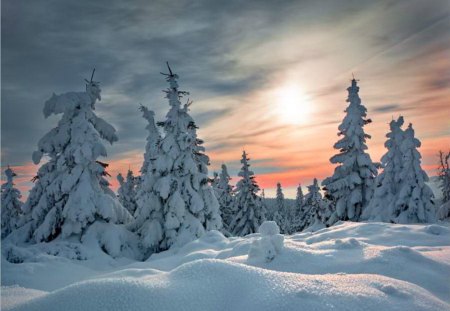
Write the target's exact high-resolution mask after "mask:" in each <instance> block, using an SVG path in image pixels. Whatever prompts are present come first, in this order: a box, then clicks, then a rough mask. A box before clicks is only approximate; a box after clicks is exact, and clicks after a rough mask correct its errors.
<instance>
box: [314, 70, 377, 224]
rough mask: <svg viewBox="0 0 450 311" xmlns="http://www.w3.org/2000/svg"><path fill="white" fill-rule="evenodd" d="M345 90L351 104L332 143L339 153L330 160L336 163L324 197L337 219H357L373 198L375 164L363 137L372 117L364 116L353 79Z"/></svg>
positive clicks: (327, 181)
mask: <svg viewBox="0 0 450 311" xmlns="http://www.w3.org/2000/svg"><path fill="white" fill-rule="evenodd" d="M347 91H348V98H347V102H349V103H350V104H349V106H348V107H347V109H346V110H345V112H346V116H345V117H344V120H343V121H342V123H341V125H339V133H338V135H339V136H342V138H341V139H340V140H339V141H338V142H337V143H336V144H335V145H334V148H335V149H337V150H339V154H337V155H335V156H333V157H332V158H331V159H330V162H331V163H332V164H338V166H337V167H336V168H335V170H334V174H333V176H331V177H328V178H326V179H325V180H324V181H323V183H322V184H323V185H324V186H325V190H326V194H327V197H328V198H330V199H331V200H332V201H333V202H334V204H335V208H336V216H337V218H338V219H340V220H352V221H358V220H359V218H360V216H361V213H362V210H363V208H364V207H365V206H366V204H367V203H368V202H369V201H370V199H371V197H372V186H373V182H374V178H375V177H376V175H377V167H378V164H377V163H373V162H372V160H371V159H370V155H369V154H368V153H367V152H366V150H367V145H366V140H367V139H370V135H368V134H366V133H365V132H364V126H365V125H366V124H368V123H370V122H371V120H370V119H367V118H366V116H367V113H366V112H367V109H366V107H364V105H362V103H361V99H360V98H359V95H358V92H359V87H358V85H357V82H356V80H355V79H353V80H352V81H351V86H350V87H349V88H347Z"/></svg>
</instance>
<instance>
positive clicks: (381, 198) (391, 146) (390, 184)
mask: <svg viewBox="0 0 450 311" xmlns="http://www.w3.org/2000/svg"><path fill="white" fill-rule="evenodd" d="M403 123H404V120H403V117H401V116H400V117H399V118H398V119H397V120H392V121H391V123H390V124H389V127H390V132H389V133H387V134H386V137H387V138H388V139H387V140H386V142H385V143H384V146H385V147H386V149H387V152H386V153H385V154H384V155H383V156H382V157H381V166H382V168H383V171H382V172H381V173H380V175H378V176H377V178H376V179H375V191H374V194H373V197H372V200H371V201H370V203H369V204H368V206H367V208H365V209H364V211H363V215H362V219H365V220H366V219H370V220H373V221H383V222H390V221H391V216H392V213H393V210H394V204H395V201H396V198H397V195H398V192H399V186H400V183H401V178H400V172H401V170H402V167H403V154H402V152H401V150H400V144H401V143H402V141H403V138H404V132H403V130H402V128H401V127H402V126H403Z"/></svg>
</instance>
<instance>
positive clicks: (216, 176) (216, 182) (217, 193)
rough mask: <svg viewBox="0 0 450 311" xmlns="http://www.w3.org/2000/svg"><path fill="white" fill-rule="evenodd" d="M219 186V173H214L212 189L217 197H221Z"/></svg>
mask: <svg viewBox="0 0 450 311" xmlns="http://www.w3.org/2000/svg"><path fill="white" fill-rule="evenodd" d="M218 185H219V174H217V172H213V178H212V179H211V187H212V188H213V190H214V193H215V195H216V197H217V198H218V197H219V192H218V189H217V186H218Z"/></svg>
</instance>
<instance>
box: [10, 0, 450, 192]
mask: <svg viewBox="0 0 450 311" xmlns="http://www.w3.org/2000/svg"><path fill="white" fill-rule="evenodd" d="M449 28H450V13H449V6H448V1H446V0H436V1H431V2H424V1H420V0H413V1H407V2H404V1H400V2H398V1H388V0H386V1H377V2H373V1H356V2H355V1H350V0H349V1H325V2H323V1H322V2H318V1H310V0H301V1H300V0H298V1H295V0H292V1H281V2H280V1H269V0H267V1H253V0H250V1H245V2H242V1H237V0H231V1H195V2H192V1H187V0H186V1H185V0H181V1H174V0H173V1H172V0H169V1H151V2H149V1H144V0H142V1H141V0H139V1H127V2H123V1H118V0H112V1H111V0H108V1H106V0H100V1H84V0H82V1H75V2H67V1H58V0H50V1H48V0H45V1H44V0H35V1H32V2H30V3H27V4H26V5H24V4H21V3H20V2H17V1H6V2H4V3H2V60H1V62H2V107H1V110H2V111H1V112H2V113H1V119H2V120H1V121H2V125H1V127H2V131H1V135H2V165H4V164H6V163H10V164H11V165H14V166H17V168H18V169H19V170H23V173H24V175H25V176H27V177H26V178H28V177H29V175H32V172H34V171H35V170H36V167H35V166H33V165H31V164H30V163H29V161H30V156H31V153H32V151H33V150H34V149H35V146H36V144H37V141H38V140H39V138H40V137H42V136H43V135H44V134H45V133H46V132H47V131H48V130H49V129H50V128H51V127H52V126H55V124H56V122H57V118H55V117H52V118H49V119H48V120H45V119H44V118H43V116H42V108H43V103H44V102H45V100H46V99H47V98H49V97H50V96H51V93H52V92H56V93H61V92H66V91H72V90H82V89H83V88H84V84H83V79H84V78H85V77H86V76H88V75H89V72H90V71H91V70H92V68H93V67H94V66H95V67H96V68H97V71H96V75H98V76H97V78H98V79H99V80H100V81H101V83H102V88H103V100H102V102H100V103H99V104H98V107H97V112H98V113H99V114H100V115H102V116H103V117H104V118H105V119H106V120H108V121H109V122H111V123H112V124H114V126H115V127H116V128H117V130H118V134H119V138H120V140H119V142H118V143H117V144H114V145H113V146H109V147H108V154H109V158H108V159H107V161H109V162H110V163H111V167H110V168H111V170H112V172H113V173H114V174H115V173H117V172H119V171H120V170H125V169H127V167H128V165H130V167H131V168H133V169H134V170H138V169H139V167H140V162H141V161H142V153H143V149H144V145H145V137H146V133H145V121H144V120H143V119H142V118H141V116H140V113H139V111H138V110H137V107H138V105H139V104H140V103H142V104H144V105H147V106H149V107H150V108H151V109H154V110H155V113H156V116H157V118H158V119H163V118H164V116H165V112H166V111H167V109H168V104H167V103H166V100H165V99H164V98H163V93H162V92H161V90H162V89H164V88H166V83H165V81H164V79H163V77H162V76H161V75H160V74H159V72H160V71H164V70H165V68H164V62H165V61H169V62H170V63H171V64H172V66H173V68H174V69H175V70H176V71H177V72H178V73H179V75H180V77H181V79H180V86H181V88H182V89H185V90H188V91H190V92H191V95H190V98H191V99H193V100H194V105H193V106H192V111H191V112H192V115H193V116H194V117H195V119H196V122H197V125H198V126H199V127H200V130H199V135H200V136H201V137H202V138H204V139H205V145H206V147H207V152H208V153H209V155H210V157H211V163H212V167H211V168H212V169H217V168H219V167H220V164H221V163H222V162H226V163H229V164H230V167H231V171H232V173H233V174H236V173H237V170H238V169H239V166H240V163H239V159H240V155H241V151H242V149H243V148H245V149H247V151H249V153H250V154H251V156H252V159H253V160H254V161H255V162H254V164H255V165H254V170H255V172H256V173H257V174H258V175H259V176H258V180H260V181H261V183H262V184H263V186H264V187H265V188H271V185H272V186H274V184H275V181H281V182H282V183H285V184H286V186H287V185H289V186H292V187H293V186H294V185H295V184H296V183H298V182H307V181H308V180H309V181H310V180H311V179H312V177H313V176H317V177H319V178H322V177H324V176H325V175H326V174H330V173H331V172H332V170H333V167H332V166H331V165H330V164H329V162H328V159H329V158H330V156H331V155H332V154H333V153H334V152H335V151H334V150H333V149H332V145H333V143H334V142H335V140H336V139H337V136H336V133H337V125H338V123H339V120H341V119H342V117H343V110H344V109H345V107H346V102H345V98H346V87H347V85H348V83H349V81H348V80H349V79H350V77H351V73H352V72H354V73H355V75H356V77H357V78H359V79H361V81H360V85H361V96H362V99H363V102H364V104H365V105H366V106H367V108H368V111H369V116H370V117H371V118H372V119H373V120H374V122H373V124H371V125H369V126H368V127H367V131H368V132H369V133H370V134H371V135H372V137H373V138H372V140H371V141H370V142H369V147H370V149H369V150H370V152H371V155H372V157H373V158H374V159H375V160H377V159H379V157H380V156H381V154H382V153H383V152H384V147H383V143H384V140H385V132H386V131H387V130H388V125H387V124H388V122H389V121H390V118H391V117H392V116H393V115H394V116H396V115H398V114H403V115H404V116H405V118H406V119H407V122H413V123H414V125H415V128H416V133H417V135H418V136H419V137H422V138H423V147H422V152H423V155H424V163H425V165H427V167H432V165H433V164H432V163H433V161H434V154H433V150H438V149H445V148H447V146H448V145H450V143H449V139H448V138H449V135H448V129H449V123H448V115H450V111H449V105H448V98H450V91H449V90H450V87H449V85H450V76H449V73H450V58H449V57H448V55H450V33H449V31H448V29H449ZM286 85H295V86H297V87H298V88H299V89H301V90H302V92H303V93H304V95H305V97H307V98H308V99H307V100H306V101H304V102H302V103H301V104H303V105H309V106H310V108H311V109H310V112H309V114H308V115H307V116H306V117H304V118H303V120H302V122H299V123H298V124H288V123H286V122H285V121H284V120H283V119H282V118H281V117H280V109H283V105H281V104H280V101H281V100H282V99H280V98H278V97H277V95H274V90H276V89H278V88H280V87H283V86H286ZM299 104H300V103H299ZM300 117H301V116H299V119H300ZM268 155H270V160H264V159H267V158H268ZM22 168H23V169H22ZM26 170H28V173H27V172H26ZM430 173H433V171H432V170H430ZM24 178H25V177H24ZM20 183H21V187H23V189H26V187H29V186H30V184H29V183H27V182H26V181H25V180H23V181H21V182H20ZM272 188H273V187H272ZM270 191H271V190H270V189H269V193H270Z"/></svg>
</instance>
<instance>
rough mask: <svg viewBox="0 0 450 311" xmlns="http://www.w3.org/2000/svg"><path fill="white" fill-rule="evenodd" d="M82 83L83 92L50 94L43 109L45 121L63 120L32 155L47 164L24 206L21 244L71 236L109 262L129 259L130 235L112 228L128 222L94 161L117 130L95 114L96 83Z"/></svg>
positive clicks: (103, 153) (100, 165)
mask: <svg viewBox="0 0 450 311" xmlns="http://www.w3.org/2000/svg"><path fill="white" fill-rule="evenodd" d="M86 82H87V84H86V91H85V92H69V93H65V94H61V95H55V94H53V96H52V97H51V98H50V99H49V100H47V101H46V103H45V107H44V116H45V117H49V116H50V115H59V114H62V118H61V120H60V121H59V122H58V125H57V126H56V127H55V128H53V129H52V130H50V132H48V133H47V134H46V135H45V136H44V137H43V138H42V139H41V140H40V141H39V143H38V150H37V151H35V152H34V153H33V162H34V163H35V164H38V163H39V162H40V161H41V159H42V157H43V155H46V156H47V157H48V162H47V163H45V164H43V165H42V166H41V167H40V168H39V170H38V173H37V176H36V177H35V180H36V183H35V185H34V187H33V189H32V190H31V192H30V195H29V197H28V199H27V201H26V203H25V204H24V206H23V209H24V212H25V213H26V214H27V217H28V223H27V224H26V226H27V229H28V230H29V232H28V234H29V236H27V237H26V240H29V241H30V242H41V241H45V242H48V241H51V240H54V239H55V238H57V237H62V238H63V239H64V238H67V237H71V236H74V237H76V238H78V239H81V240H82V241H86V242H92V243H97V244H98V246H99V247H101V248H103V249H104V250H106V251H107V252H108V253H110V254H111V255H113V256H116V255H117V256H119V255H121V254H125V253H126V255H127V256H132V254H134V246H133V243H134V242H133V241H132V238H133V235H132V234H131V233H129V232H127V231H126V230H125V231H124V230H121V229H118V227H117V226H116V225H115V224H122V223H126V222H128V221H130V220H131V218H132V217H131V215H130V213H129V212H128V211H127V210H126V209H125V208H124V207H123V206H122V205H121V204H120V203H119V201H118V200H117V198H116V196H115V194H114V193H113V192H112V191H111V190H110V189H108V188H107V184H108V182H107V181H106V179H104V175H105V174H106V172H105V166H106V164H103V163H101V162H98V161H97V158H98V157H100V156H103V157H105V156H106V148H105V146H104V145H103V143H102V140H106V141H108V142H109V143H111V144H112V143H113V142H115V141H117V136H116V130H115V129H114V127H112V126H111V125H110V124H108V123H107V122H106V121H105V120H103V119H102V118H99V117H98V116H97V115H96V114H95V113H94V109H95V104H96V101H97V100H100V98H101V97H100V92H101V90H100V86H99V83H98V82H95V81H92V77H91V81H88V80H86ZM113 236H115V239H114V240H115V241H112V237H113ZM72 241H73V239H72ZM111 243H113V244H111ZM117 245H120V248H118V247H117Z"/></svg>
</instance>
